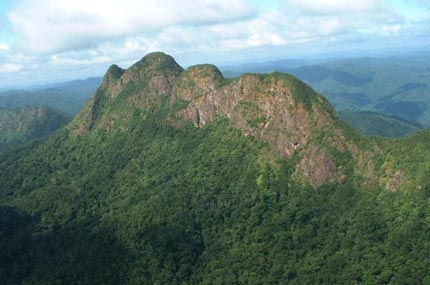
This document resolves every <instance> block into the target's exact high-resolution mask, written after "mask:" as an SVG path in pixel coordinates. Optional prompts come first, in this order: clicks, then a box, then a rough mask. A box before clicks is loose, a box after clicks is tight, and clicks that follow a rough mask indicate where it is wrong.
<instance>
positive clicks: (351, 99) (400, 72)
mask: <svg viewBox="0 0 430 285" xmlns="http://www.w3.org/2000/svg"><path fill="white" fill-rule="evenodd" d="M429 64H430V56H429V54H428V53H416V54H406V55H403V56H391V57H379V58H371V57H366V58H348V59H331V60H324V61H323V60H320V61H316V60H315V61H308V62H306V64H303V65H301V66H295V67H292V66H290V65H283V64H282V61H280V62H279V63H278V64H275V63H273V62H269V63H266V64H265V65H264V64H261V63H256V64H248V65H246V66H243V65H240V66H237V67H236V68H235V67H232V66H229V67H228V70H226V74H228V75H229V76H238V75H240V74H242V73H245V72H267V70H271V71H281V72H288V73H291V74H293V75H295V76H297V77H298V78H300V79H301V80H304V81H305V82H306V83H308V84H310V85H311V86H312V87H313V88H314V89H315V90H317V91H318V92H320V93H321V94H323V95H325V96H326V97H327V98H328V99H329V101H330V103H331V104H333V106H334V107H335V108H336V110H344V109H348V110H357V111H374V112H379V113H382V114H385V115H391V116H397V117H402V118H404V119H406V120H408V121H417V122H419V123H420V124H422V125H424V126H426V127H428V126H430V108H429V106H430V105H429V103H430V101H429V100H430V86H429V85H428V82H429V80H430V70H429V68H428V66H429Z"/></svg>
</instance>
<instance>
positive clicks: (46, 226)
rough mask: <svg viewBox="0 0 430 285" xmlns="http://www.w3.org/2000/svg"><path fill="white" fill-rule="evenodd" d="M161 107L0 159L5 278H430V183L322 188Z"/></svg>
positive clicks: (259, 148)
mask: <svg viewBox="0 0 430 285" xmlns="http://www.w3.org/2000/svg"><path fill="white" fill-rule="evenodd" d="M154 108H155V109H154V110H152V111H151V110H149V111H146V112H143V113H142V111H139V110H137V109H136V110H134V111H132V112H130V116H129V117H128V119H127V120H128V122H127V125H128V126H129V128H128V129H127V131H125V132H124V131H121V130H120V129H118V130H114V131H112V132H106V131H104V130H102V129H94V130H93V131H92V132H90V133H88V134H86V135H83V136H79V137H74V136H72V135H71V134H69V133H68V131H67V130H62V131H61V132H59V133H56V134H54V135H53V136H51V137H50V138H48V139H46V140H45V141H44V142H37V143H33V144H31V145H26V146H20V147H16V148H15V149H14V150H13V151H10V152H7V153H2V154H0V185H2V186H1V198H0V202H1V204H0V205H1V206H0V211H1V215H0V216H1V218H0V225H1V227H0V233H1V234H0V245H1V248H2V249H3V250H2V251H1V253H0V279H1V280H2V281H3V283H7V284H19V283H22V284H54V283H55V284H57V283H67V284H78V283H79V284H119V283H126V284H192V283H200V284H214V283H215V284H235V283H236V284H277V283H291V284H318V283H319V284H321V283H322V284H334V283H338V284H354V283H368V284H377V283H380V284H385V283H395V284H422V283H423V282H424V283H425V282H429V281H430V280H429V276H430V272H429V268H430V266H429V265H430V264H429V261H428V254H429V253H430V243H429V241H428V236H429V234H430V232H429V228H428V227H427V226H426V225H427V223H428V222H429V221H428V217H430V211H429V208H428V205H429V197H430V195H428V194H426V193H427V192H428V191H429V190H428V189H427V190H426V191H427V192H426V191H420V190H418V189H417V190H416V191H412V192H399V193H390V192H386V191H381V190H379V189H369V190H359V189H356V188H355V187H354V186H353V185H354V184H353V183H352V182H353V181H352V180H347V181H346V182H345V183H344V184H342V185H331V184H327V185H325V186H323V187H321V188H320V189H318V191H316V192H315V191H314V190H312V189H310V188H308V187H305V186H301V185H298V184H296V183H295V182H294V180H292V179H291V178H290V175H291V173H293V172H294V169H292V167H293V166H292V165H294V163H290V161H289V160H285V161H277V162H276V163H275V164H273V163H270V162H269V161H270V159H269V158H268V157H267V155H268V153H270V150H269V149H268V147H267V146H266V145H265V144H264V143H260V142H256V141H254V140H253V139H252V138H250V137H246V136H244V135H242V134H241V133H240V132H239V131H237V130H234V129H232V128H231V127H230V126H229V124H228V123H227V122H226V121H224V120H218V121H216V122H215V123H212V124H208V125H206V126H205V127H204V128H194V127H193V126H192V124H191V123H186V122H184V123H183V126H182V127H180V128H175V127H172V126H170V125H169V124H168V123H167V122H166V117H165V116H167V115H168V114H169V112H168V111H163V110H160V109H159V110H158V111H157V110H156V109H157V108H166V104H161V105H159V106H158V107H154ZM423 147H424V146H423ZM338 159H340V160H345V159H346V160H348V158H344V157H339V158H338ZM262 162H263V163H262Z"/></svg>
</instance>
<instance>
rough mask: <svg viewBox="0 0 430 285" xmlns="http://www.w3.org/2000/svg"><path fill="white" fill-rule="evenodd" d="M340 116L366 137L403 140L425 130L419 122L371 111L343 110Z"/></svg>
mask: <svg viewBox="0 0 430 285" xmlns="http://www.w3.org/2000/svg"><path fill="white" fill-rule="evenodd" d="M338 114H339V117H340V118H341V119H342V120H344V121H345V122H347V123H348V124H350V125H351V126H352V127H354V128H356V129H357V130H358V131H360V132H361V133H363V134H365V135H373V136H382V137H389V138H401V137H406V136H409V135H411V134H414V133H416V132H418V131H420V130H421V129H422V128H423V127H422V125H421V124H419V123H417V122H410V121H408V120H405V119H403V118H400V117H396V116H387V115H383V114H380V113H376V112H370V111H352V110H342V111H339V112H338Z"/></svg>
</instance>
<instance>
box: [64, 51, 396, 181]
mask: <svg viewBox="0 0 430 285" xmlns="http://www.w3.org/2000/svg"><path fill="white" fill-rule="evenodd" d="M163 104H164V105H163ZM161 105H163V106H165V107H164V108H170V111H169V112H170V113H169V114H170V115H169V117H170V119H169V120H168V121H170V122H173V121H177V120H185V121H192V122H193V123H194V125H195V126H196V127H197V128H204V127H205V125H206V124H209V123H211V122H213V121H214V120H216V119H217V118H226V119H227V120H228V121H229V122H230V124H231V125H232V126H233V127H235V128H237V129H239V130H241V131H242V132H243V133H244V134H246V135H249V136H252V137H253V138H255V139H256V140H259V141H264V142H266V143H267V144H268V145H269V146H270V147H271V149H272V150H273V151H274V152H275V153H277V154H278V156H279V157H281V158H286V159H294V160H295V161H297V163H296V167H295V172H294V176H295V177H296V178H297V179H299V180H302V181H303V182H308V183H310V184H311V185H312V186H313V187H314V188H315V189H316V188H318V187H319V186H321V185H322V184H324V183H325V182H333V183H342V182H343V181H344V180H345V177H346V175H347V173H346V171H347V170H346V168H345V167H343V166H342V165H337V164H336V163H337V162H336V159H335V156H339V155H340V156H350V157H351V160H354V161H357V162H358V161H359V160H360V157H362V156H363V154H362V152H361V151H360V150H359V148H357V147H356V146H355V145H354V143H353V141H352V140H351V139H347V137H346V136H345V135H344V132H343V130H342V128H341V127H340V122H339V121H338V119H337V118H336V115H335V112H334V110H333V108H332V107H331V106H330V104H329V103H328V102H327V100H326V99H325V98H323V97H322V96H320V95H318V94H317V93H315V92H314V91H313V90H312V89H311V88H310V87H308V86H307V85H306V84H304V83H303V82H301V81H299V80H298V79H296V78H295V77H293V76H290V75H287V74H281V73H273V74H265V75H257V74H246V75H243V76H241V77H240V78H237V79H232V80H226V79H224V78H223V76H222V74H221V72H220V71H219V70H218V69H217V68H216V67H215V66H213V65H196V66H192V67H189V68H188V69H187V70H185V71H184V70H183V69H182V67H180V66H179V65H178V64H177V63H176V62H175V60H174V59H173V58H172V57H170V56H168V55H165V54H163V53H152V54H149V55H147V56H145V57H144V58H143V59H142V60H141V61H139V62H137V63H136V64H134V65H133V66H131V67H130V68H129V69H127V70H123V69H121V68H119V67H117V66H112V67H111V68H109V70H108V72H107V73H106V75H105V77H104V82H103V84H102V86H101V87H100V89H99V90H98V91H97V92H96V94H95V96H94V98H93V99H92V100H90V101H89V102H88V105H87V107H86V109H85V110H84V112H82V113H81V114H80V115H79V116H78V117H77V118H76V119H75V120H74V121H73V122H72V124H70V129H71V130H72V131H73V133H74V134H75V135H83V134H85V133H87V132H88V131H90V130H91V129H93V128H100V129H104V130H106V131H113V130H120V131H126V130H127V128H128V125H127V120H128V118H129V117H130V113H131V112H130V110H133V109H137V110H141V111H143V112H145V111H149V110H151V109H153V108H154V107H155V106H161ZM166 106H167V107H166ZM178 106H179V107H178ZM172 110H173V114H172ZM357 165H359V164H357ZM354 171H355V172H356V173H360V175H363V173H364V176H365V177H368V178H366V183H367V184H372V183H375V177H374V175H373V171H371V172H372V173H369V171H368V170H367V169H366V168H365V167H364V166H362V167H357V169H356V170H354ZM397 176H399V175H397ZM376 180H377V179H376ZM397 180H399V179H397ZM369 181H370V182H369ZM400 184H401V181H400V182H397V183H396V185H400Z"/></svg>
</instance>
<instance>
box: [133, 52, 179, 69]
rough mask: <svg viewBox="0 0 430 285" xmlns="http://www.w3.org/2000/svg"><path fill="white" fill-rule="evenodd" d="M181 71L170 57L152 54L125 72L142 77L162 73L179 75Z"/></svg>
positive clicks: (159, 53) (158, 53)
mask: <svg viewBox="0 0 430 285" xmlns="http://www.w3.org/2000/svg"><path fill="white" fill-rule="evenodd" d="M183 70H184V69H183V68H182V67H181V66H180V65H179V64H178V63H177V62H176V61H175V59H174V58H173V57H172V56H170V55H167V54H165V53H163V52H152V53H149V54H147V55H145V56H144V57H143V58H142V59H141V60H139V61H138V62H136V63H135V64H133V65H132V66H131V67H130V68H129V69H128V70H127V72H129V73H137V74H139V75H142V74H147V73H153V72H162V71H170V72H174V73H181V72H182V71H183Z"/></svg>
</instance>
